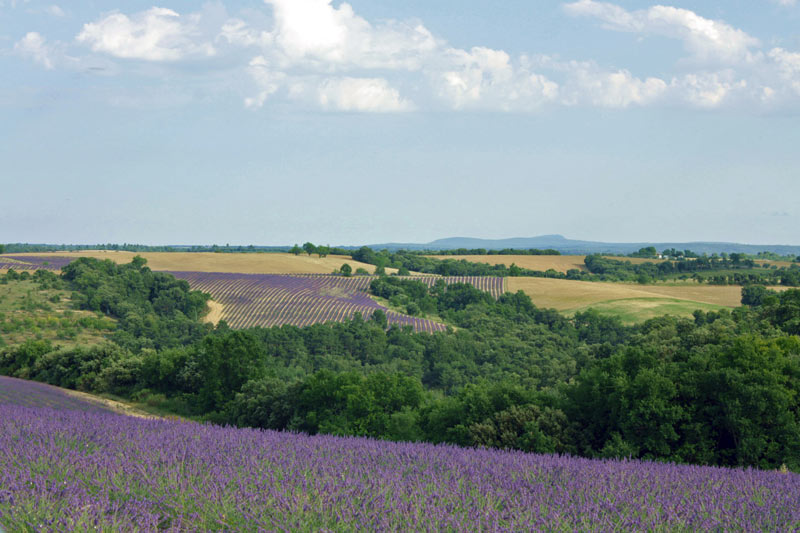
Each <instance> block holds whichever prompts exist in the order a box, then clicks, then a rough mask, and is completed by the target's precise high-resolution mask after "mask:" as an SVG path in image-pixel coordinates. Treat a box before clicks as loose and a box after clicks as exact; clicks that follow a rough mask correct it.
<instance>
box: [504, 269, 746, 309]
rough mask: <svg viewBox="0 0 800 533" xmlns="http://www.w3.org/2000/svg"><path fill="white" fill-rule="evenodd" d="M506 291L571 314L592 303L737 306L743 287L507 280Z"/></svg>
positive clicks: (541, 279)
mask: <svg viewBox="0 0 800 533" xmlns="http://www.w3.org/2000/svg"><path fill="white" fill-rule="evenodd" d="M506 283H507V287H508V290H509V291H511V292H516V291H523V292H524V293H525V294H527V295H528V296H530V297H531V299H532V300H533V303H535V304H536V305H537V306H540V307H552V308H555V309H558V310H559V311H573V310H577V309H582V308H585V307H588V306H591V305H593V304H599V303H603V302H609V301H618V300H634V299H648V300H649V299H653V298H655V299H665V300H683V301H687V302H699V303H701V304H710V305H716V306H722V307H737V306H738V305H739V304H740V302H741V297H742V295H741V291H742V288H741V287H738V286H717V285H698V284H689V283H687V284H684V285H633V284H628V283H610V282H597V281H572V280H565V279H550V278H527V277H518V278H507V279H506Z"/></svg>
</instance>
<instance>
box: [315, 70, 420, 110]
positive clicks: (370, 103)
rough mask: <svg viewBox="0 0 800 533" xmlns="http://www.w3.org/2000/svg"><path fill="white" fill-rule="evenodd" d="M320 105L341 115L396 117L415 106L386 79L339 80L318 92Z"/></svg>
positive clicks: (327, 83) (330, 82) (327, 82)
mask: <svg viewBox="0 0 800 533" xmlns="http://www.w3.org/2000/svg"><path fill="white" fill-rule="evenodd" d="M317 97H318V101H319V105H320V106H321V107H322V108H323V109H331V110H337V111H361V112H372V113H375V112H377V113H394V112H398V111H411V110H412V109H413V108H414V106H413V104H412V103H411V102H409V101H407V100H404V99H403V98H401V96H400V93H399V92H398V91H397V89H394V88H393V87H391V86H390V85H389V82H387V81H386V80H385V79H382V78H347V77H345V78H335V79H328V80H325V81H324V82H323V83H322V84H321V85H320V86H319V87H318V89H317Z"/></svg>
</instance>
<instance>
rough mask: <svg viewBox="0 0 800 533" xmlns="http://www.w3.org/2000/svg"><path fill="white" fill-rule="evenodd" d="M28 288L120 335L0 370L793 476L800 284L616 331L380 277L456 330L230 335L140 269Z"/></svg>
mask: <svg viewBox="0 0 800 533" xmlns="http://www.w3.org/2000/svg"><path fill="white" fill-rule="evenodd" d="M36 277H37V283H40V284H42V285H46V286H53V285H54V284H60V285H61V286H62V287H64V288H66V289H68V290H70V291H72V292H73V296H72V302H73V305H75V306H76V307H78V308H81V309H87V310H92V311H95V312H97V313H98V314H103V315H105V316H108V317H113V318H114V319H116V329H115V331H114V332H113V333H112V334H111V335H110V336H109V338H108V341H107V342H106V343H104V344H99V345H94V346H72V347H61V346H59V345H57V344H51V343H50V342H48V341H42V340H35V339H34V340H30V341H27V342H26V343H24V344H19V345H15V346H6V347H4V348H2V349H0V373H2V374H5V375H13V376H18V377H23V378H27V379H34V380H39V381H44V382H47V383H51V384H55V385H60V386H64V387H69V388H75V389H80V390H85V391H90V392H96V393H107V394H113V395H116V396H120V397H124V398H129V399H133V400H135V401H140V402H145V403H149V404H152V405H158V406H160V407H161V408H162V409H168V410H170V411H172V412H174V413H177V414H181V415H184V416H191V417H194V418H197V419H202V420H208V421H213V422H219V423H232V424H236V425H242V426H256V427H263V428H273V429H287V430H293V431H304V432H308V433H332V434H339V435H369V436H373V437H378V438H384V439H393V440H424V441H430V442H447V443H454V444H460V445H466V446H489V447H500V448H515V449H521V450H527V451H535V452H557V453H568V454H574V455H581V456H587V457H639V458H647V459H655V460H664V461H677V462H685V463H697V464H712V465H727V466H733V465H739V466H744V465H748V466H756V467H760V468H778V467H780V466H781V465H784V464H785V465H786V466H787V467H789V468H790V469H793V470H795V471H800V395H799V394H798V391H800V337H798V335H799V334H800V290H796V289H790V290H786V291H784V292H780V293H777V292H773V291H770V290H768V289H766V288H764V287H759V286H748V287H746V288H745V289H744V290H743V302H744V303H745V304H747V305H745V306H743V307H741V308H738V309H735V310H733V311H731V312H728V311H722V312H718V313H717V312H713V313H703V312H699V311H698V312H697V313H695V315H694V318H693V319H691V320H687V319H680V318H672V317H664V318H659V319H653V320H650V321H648V322H646V323H644V324H641V325H638V326H624V325H622V324H621V323H620V322H619V321H618V320H616V319H614V318H609V317H603V316H600V315H599V314H597V313H594V312H592V311H589V312H585V313H578V314H577V315H575V317H573V318H565V317H563V316H562V315H560V314H558V313H557V312H555V311H553V310H547V309H539V308H537V307H536V306H534V305H533V304H532V303H531V301H530V299H529V298H528V297H527V296H526V295H524V294H523V293H517V294H510V293H509V294H506V295H504V296H502V297H501V298H500V299H499V300H494V299H492V298H491V297H489V296H488V295H487V294H486V293H483V292H480V291H478V290H477V289H474V288H473V287H472V286H470V285H463V284H454V285H445V284H443V283H442V284H437V285H435V286H434V287H432V288H430V289H429V288H428V287H426V286H425V285H423V284H422V283H419V282H415V281H411V280H404V279H400V278H395V277H383V278H380V279H378V280H376V281H375V282H373V285H372V287H371V290H372V292H373V293H374V294H376V295H380V296H383V297H388V298H395V299H399V300H401V301H403V302H404V303H405V305H408V304H410V303H413V304H415V305H416V306H418V307H419V308H420V309H421V310H425V311H426V312H432V313H435V314H436V315H437V316H439V317H441V319H442V320H444V321H445V322H446V323H447V324H449V325H450V326H451V328H450V329H449V330H448V331H447V332H443V333H436V334H426V333H414V332H413V331H411V330H410V329H408V328H406V329H402V328H398V327H387V325H386V320H385V316H383V315H382V314H381V313H376V314H375V315H373V316H372V318H371V319H370V320H363V319H361V318H360V317H356V318H355V319H353V320H351V321H348V322H344V323H334V324H326V325H314V326H310V327H306V328H297V327H293V326H283V327H276V328H254V329H248V330H241V331H233V330H231V329H229V328H228V327H227V326H226V325H225V324H224V323H220V324H219V325H218V326H217V327H216V328H212V327H211V326H209V325H206V324H203V323H202V322H201V321H200V320H199V319H200V318H201V316H202V314H203V312H204V308H205V305H206V300H207V295H205V294H202V293H199V292H196V291H191V290H190V289H189V287H188V285H187V284H186V283H185V282H183V281H179V280H176V279H174V278H173V277H172V276H170V275H169V274H165V273H155V272H152V271H150V269H149V268H147V266H146V264H145V261H144V260H143V259H141V258H137V259H136V260H135V261H134V262H132V263H130V264H128V265H115V264H114V263H112V262H110V261H99V260H95V259H86V258H84V259H80V260H78V261H75V262H74V263H72V264H71V265H69V266H68V267H66V268H65V269H64V271H63V274H62V275H61V276H55V275H54V274H51V273H43V274H37V275H36ZM6 282H9V281H8V280H6Z"/></svg>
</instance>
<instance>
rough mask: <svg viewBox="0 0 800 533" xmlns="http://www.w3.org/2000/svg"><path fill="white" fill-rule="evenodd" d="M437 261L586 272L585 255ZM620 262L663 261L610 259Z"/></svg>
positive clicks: (444, 257)
mask: <svg viewBox="0 0 800 533" xmlns="http://www.w3.org/2000/svg"><path fill="white" fill-rule="evenodd" d="M428 257H433V258H435V259H456V260H459V259H464V260H466V261H470V262H472V263H486V264H489V265H506V266H511V264H512V263H513V264H515V265H517V266H518V267H520V268H527V269H528V270H541V271H546V270H549V269H551V268H552V269H553V270H555V271H557V272H563V273H565V274H566V273H567V270H570V269H573V268H575V269H578V270H582V271H585V270H586V265H585V264H584V260H585V259H586V256H585V255H429V256H428ZM609 259H616V260H618V261H630V262H631V263H633V264H639V263H647V262H650V263H658V262H659V261H662V260H661V259H642V258H638V257H610V258H609Z"/></svg>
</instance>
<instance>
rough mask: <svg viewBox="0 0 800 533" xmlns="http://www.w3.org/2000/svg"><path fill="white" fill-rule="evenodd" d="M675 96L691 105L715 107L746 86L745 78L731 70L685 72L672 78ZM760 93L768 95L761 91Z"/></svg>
mask: <svg viewBox="0 0 800 533" xmlns="http://www.w3.org/2000/svg"><path fill="white" fill-rule="evenodd" d="M671 85H672V88H673V89H674V90H675V94H676V97H678V98H680V99H683V100H684V101H686V102H688V103H689V104H691V105H694V106H697V107H703V108H715V107H719V106H721V105H723V104H724V103H726V102H727V101H728V100H729V99H731V98H732V97H734V96H736V95H737V93H741V92H742V91H744V90H746V89H747V88H748V83H747V81H746V80H743V79H737V78H736V76H735V75H734V74H733V72H731V71H725V72H712V73H699V74H687V75H686V76H684V77H682V78H676V79H674V80H672V84H671ZM762 95H765V96H768V94H765V93H764V92H763V91H762Z"/></svg>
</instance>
